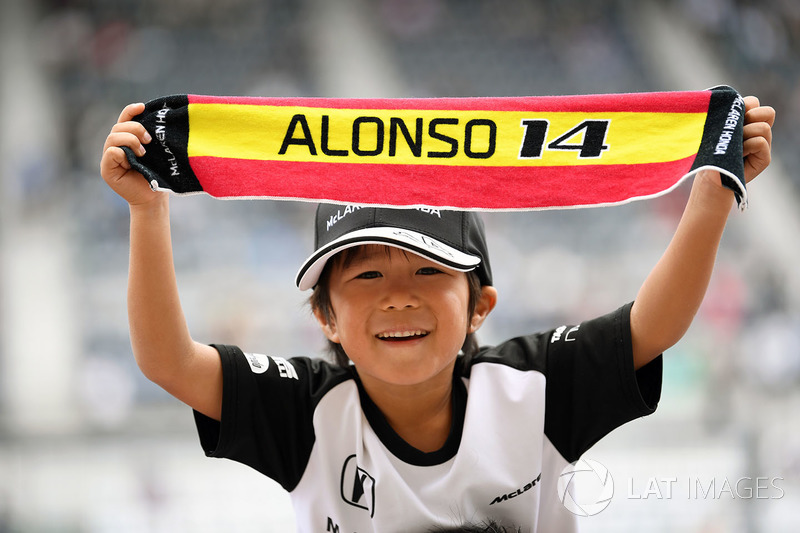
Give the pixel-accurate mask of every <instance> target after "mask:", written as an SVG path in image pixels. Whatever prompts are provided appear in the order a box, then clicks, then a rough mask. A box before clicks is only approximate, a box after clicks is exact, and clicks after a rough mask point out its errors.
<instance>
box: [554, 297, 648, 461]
mask: <svg viewBox="0 0 800 533" xmlns="http://www.w3.org/2000/svg"><path fill="white" fill-rule="evenodd" d="M631 306H632V304H627V305H625V306H623V307H621V308H620V309H618V310H616V311H614V312H613V313H610V314H608V315H605V316H602V317H599V318H596V319H594V320H589V321H587V322H584V323H582V324H580V326H577V327H574V326H564V327H561V328H558V329H556V330H554V331H552V332H550V333H549V334H548V335H545V336H542V337H540V338H539V342H540V343H542V344H544V345H545V346H543V348H544V350H545V351H546V353H547V356H546V359H545V373H546V376H547V388H546V400H545V403H546V411H545V434H546V435H547V437H548V438H549V439H550V441H551V442H552V443H553V445H554V446H555V447H556V448H557V449H558V450H559V452H561V454H562V455H563V456H564V458H565V459H567V461H570V462H573V461H576V460H578V459H579V458H580V456H581V455H582V454H583V453H584V452H585V451H587V450H588V449H589V448H591V447H592V446H593V445H594V444H595V443H596V442H597V441H599V440H600V439H601V438H603V437H604V436H606V435H607V434H608V433H609V432H611V431H612V430H613V429H615V428H617V427H619V426H621V425H622V424H624V423H626V422H629V421H631V420H633V419H635V418H638V417H641V416H645V415H649V414H651V413H653V412H654V411H655V409H656V406H657V405H658V401H659V399H660V396H661V372H662V359H661V356H658V357H657V358H656V359H655V360H653V361H652V362H651V363H649V364H648V365H646V366H644V367H642V368H641V369H639V370H638V371H635V370H634V367H633V349H632V345H631V328H630V310H631Z"/></svg>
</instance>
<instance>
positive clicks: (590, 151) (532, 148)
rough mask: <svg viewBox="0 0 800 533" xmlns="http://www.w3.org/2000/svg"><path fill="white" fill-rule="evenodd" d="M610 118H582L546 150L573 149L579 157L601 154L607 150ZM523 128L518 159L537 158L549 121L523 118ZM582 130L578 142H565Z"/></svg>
mask: <svg viewBox="0 0 800 533" xmlns="http://www.w3.org/2000/svg"><path fill="white" fill-rule="evenodd" d="M610 123H611V121H610V120H584V121H583V122H581V123H580V124H578V125H577V126H575V127H574V128H572V129H571V130H569V131H568V132H566V133H565V134H563V135H561V136H560V137H559V138H557V139H556V140H554V141H552V142H551V143H550V144H548V145H547V150H574V151H576V152H578V158H579V159H587V158H596V157H600V156H601V155H603V150H608V146H607V145H605V144H604V143H605V140H606V133H608V125H609V124H610ZM520 125H521V126H522V127H523V128H525V135H524V136H523V138H522V145H521V146H520V148H519V158H520V159H538V158H540V157H542V152H543V151H544V150H545V144H544V143H545V140H546V138H547V130H548V128H549V127H550V121H548V120H544V119H523V120H522V123H521V124H520ZM581 132H583V140H582V142H580V143H567V141H569V140H570V139H572V138H573V137H575V136H577V135H578V134H579V133H581Z"/></svg>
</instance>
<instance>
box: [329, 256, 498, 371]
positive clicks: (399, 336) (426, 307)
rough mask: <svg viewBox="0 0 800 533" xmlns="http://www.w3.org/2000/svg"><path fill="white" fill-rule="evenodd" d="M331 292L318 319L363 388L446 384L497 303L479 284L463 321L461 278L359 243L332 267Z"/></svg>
mask: <svg viewBox="0 0 800 533" xmlns="http://www.w3.org/2000/svg"><path fill="white" fill-rule="evenodd" d="M329 295H330V301H331V307H332V308H333V317H332V318H331V319H330V322H326V321H325V320H324V319H323V318H321V316H320V314H319V313H317V318H318V319H319V320H320V323H321V325H322V329H323V331H324V332H325V335H326V336H327V337H328V338H329V339H330V340H331V341H333V342H336V343H341V345H342V348H343V349H344V351H345V352H346V353H347V355H348V357H350V359H351V360H352V361H353V363H354V364H355V365H356V368H357V369H358V371H359V375H360V376H361V379H362V381H363V382H364V383H365V385H366V384H367V382H368V381H373V382H374V383H376V382H382V383H384V384H394V385H419V384H424V383H426V382H428V381H429V380H447V381H448V382H449V380H450V379H452V368H453V365H454V364H455V359H456V356H457V355H458V351H459V350H460V348H461V345H462V344H463V343H464V338H465V337H466V335H467V333H470V332H472V331H475V330H477V329H478V328H479V327H480V325H481V323H482V322H483V319H484V318H485V317H486V315H488V313H489V311H491V309H492V307H494V302H495V300H496V296H495V295H496V293H495V291H494V288H492V287H484V288H483V294H482V297H481V300H480V301H479V303H478V305H477V307H476V311H475V313H474V314H473V316H472V317H468V316H467V311H468V299H469V288H468V284H467V276H466V274H465V273H463V272H458V271H455V270H451V269H448V268H445V267H442V266H440V265H438V264H436V263H434V262H432V261H429V260H428V259H425V258H424V257H422V256H419V255H416V254H413V253H408V252H404V251H402V250H400V249H398V248H394V247H386V246H378V245H364V246H361V247H360V249H359V250H358V252H357V253H356V255H355V257H354V258H353V260H352V261H349V262H348V263H347V264H342V262H341V261H339V262H337V263H336V264H334V265H333V267H332V269H331V273H330V281H329Z"/></svg>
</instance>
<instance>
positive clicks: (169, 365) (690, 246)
mask: <svg viewBox="0 0 800 533" xmlns="http://www.w3.org/2000/svg"><path fill="white" fill-rule="evenodd" d="M745 102H746V109H747V112H746V115H745V128H744V155H745V173H746V179H747V180H748V181H749V180H751V179H752V178H754V177H755V176H756V175H758V174H759V173H760V172H761V171H763V170H764V169H765V168H766V167H767V165H768V164H769V160H770V146H771V126H772V123H773V121H774V116H775V112H774V110H772V109H771V108H769V107H762V106H760V104H759V102H758V100H757V99H756V98H754V97H748V98H746V99H745ZM142 110H143V105H142V104H132V105H130V106H128V107H126V108H125V109H124V110H123V112H122V114H121V115H120V118H119V121H118V123H117V124H116V125H115V126H114V127H113V128H112V130H111V133H110V134H109V136H108V139H107V141H106V144H105V148H104V153H103V158H102V161H101V173H102V175H103V178H104V179H105V181H106V182H107V183H108V184H109V185H110V186H111V187H112V188H113V189H114V190H115V191H116V192H117V193H119V194H120V195H121V196H122V197H123V198H124V199H126V200H127V201H128V203H129V205H130V213H131V237H130V238H131V254H130V277H129V288H128V312H129V319H130V330H131V342H132V346H133V352H134V355H135V357H136V360H137V362H138V364H139V366H140V368H141V369H142V371H143V372H144V374H145V375H146V376H147V377H148V378H150V379H151V380H153V381H154V382H156V383H157V384H159V385H160V386H162V387H163V388H164V389H165V390H167V391H168V392H170V393H171V394H172V395H174V396H175V397H176V398H178V399H180V400H182V401H184V402H185V403H186V404H188V405H189V406H191V407H192V408H194V410H195V417H196V422H197V427H198V431H199V434H200V439H201V443H202V445H203V447H204V449H205V450H206V453H207V454H208V455H210V456H215V457H228V458H231V459H234V460H237V461H240V462H243V463H245V464H248V465H250V466H251V467H253V468H255V469H256V470H258V471H260V472H262V473H264V474H266V475H267V476H269V477H271V478H273V479H275V480H276V481H277V482H279V483H280V484H281V485H282V486H283V487H284V488H285V489H286V490H287V491H289V492H290V494H291V496H292V499H293V502H294V506H295V514H296V517H297V524H298V529H299V530H300V531H341V532H348V533H350V532H355V531H358V532H360V533H363V532H366V531H381V532H384V531H425V530H430V528H431V527H436V526H442V527H449V526H454V525H459V524H461V523H462V522H472V523H479V522H485V523H490V522H491V521H492V520H494V521H495V522H496V523H498V524H499V525H501V526H505V527H513V528H515V529H516V528H517V527H520V530H521V531H525V532H528V531H537V530H538V531H572V530H574V528H575V522H574V517H573V516H572V515H570V514H569V513H568V512H567V511H566V510H565V509H564V508H563V506H562V505H561V503H560V502H559V501H558V495H557V493H556V482H557V479H558V475H559V473H560V471H561V470H562V469H563V467H564V466H566V465H567V464H568V463H569V462H572V461H575V460H577V459H578V458H579V457H580V455H581V454H582V453H583V452H585V451H586V450H587V449H588V448H589V447H591V446H592V445H593V444H594V443H595V442H597V440H599V439H600V438H602V437H603V436H604V435H606V434H607V433H608V432H609V431H611V430H612V429H614V428H615V427H617V426H619V425H621V424H623V423H625V422H627V421H629V420H632V419H634V418H636V417H639V416H643V415H646V414H649V413H652V412H653V410H654V409H655V407H656V404H657V402H658V399H659V395H660V386H661V358H660V354H661V353H662V352H663V351H664V350H666V349H667V348H669V347H670V346H672V345H673V344H675V343H676V342H677V341H678V340H679V339H680V338H681V336H682V335H683V334H684V333H685V331H686V330H687V328H688V327H689V324H690V323H691V321H692V319H693V317H694V315H695V313H696V311H697V309H698V307H699V305H700V303H701V301H702V299H703V295H704V293H705V290H706V287H707V285H708V281H709V278H710V276H711V271H712V267H713V264H714V260H715V256H716V251H717V247H718V245H719V242H720V239H721V236H722V231H723V228H724V226H725V222H726V219H727V217H728V214H729V212H730V210H731V204H732V200H733V194H732V193H731V191H729V190H727V189H725V188H723V187H722V186H721V185H720V179H719V175H718V174H717V173H714V172H704V173H702V174H700V175H698V176H697V177H696V178H695V181H694V184H693V187H692V191H691V195H690V197H689V200H688V203H687V206H686V210H685V212H684V216H683V217H682V219H681V222H680V224H679V226H678V228H677V230H676V233H675V236H674V238H673V240H672V242H671V243H670V245H669V247H668V248H667V250H666V252H665V254H664V256H663V257H662V258H661V259H660V260H659V262H658V263H657V264H656V266H655V268H654V269H653V271H652V272H651V273H650V275H649V276H648V277H647V279H646V281H645V282H644V284H643V286H642V288H641V289H640V291H639V293H638V295H637V298H636V300H635V302H634V303H630V304H627V305H625V306H623V307H621V308H620V309H618V310H616V311H614V312H612V313H610V314H608V315H606V316H603V317H599V318H597V319H594V320H590V321H587V322H584V323H582V324H580V325H576V326H561V327H559V328H557V329H554V330H551V331H548V332H544V333H539V334H534V335H530V336H526V337H520V338H517V339H512V340H510V341H507V342H505V343H503V344H501V345H499V346H496V347H490V348H482V349H480V350H477V349H476V347H475V342H474V338H473V334H474V333H475V332H476V331H477V330H478V329H479V328H480V326H481V324H482V323H483V321H484V320H485V319H486V317H487V316H488V315H489V313H490V312H491V311H492V308H493V307H494V305H495V303H496V301H497V292H496V290H495V289H494V287H493V286H492V273H491V268H490V265H489V255H488V250H487V246H486V240H485V237H484V231H483V225H482V223H481V221H480V219H479V218H478V216H477V215H475V214H474V213H464V212H458V211H446V210H415V209H407V210H397V209H380V208H358V207H356V206H331V205H321V206H320V207H319V209H318V212H317V220H316V248H317V251H316V252H315V253H314V254H313V255H312V256H311V257H310V258H309V259H308V260H307V261H306V262H305V263H304V265H303V266H302V268H301V269H300V272H299V274H298V277H297V285H298V286H299V287H300V288H301V289H308V288H312V287H313V288H314V293H313V295H312V298H311V302H312V308H313V311H314V315H315V316H316V318H317V320H318V321H319V324H320V327H321V329H322V331H323V333H324V334H325V336H326V337H327V339H328V340H329V341H330V343H331V345H332V346H333V347H334V351H335V352H336V358H337V361H338V364H336V365H334V364H329V363H326V362H323V361H321V360H317V359H308V358H294V359H291V360H286V359H282V358H280V357H268V356H266V355H261V354H255V353H244V352H243V351H242V350H240V349H239V348H237V347H233V346H207V345H204V344H200V343H197V342H195V341H194V340H193V339H192V337H191V335H190V334H189V331H188V328H187V325H186V322H185V320H184V317H183V312H182V310H181V306H180V302H179V297H178V291H177V285H176V280H175V273H174V268H173V262H172V250H171V242H170V229H169V212H168V196H167V195H166V194H159V193H154V192H152V191H151V190H150V188H149V185H148V183H147V181H146V180H145V179H143V178H142V176H141V175H139V174H138V173H137V172H135V171H132V170H131V169H130V166H129V164H128V162H127V160H126V158H125V156H124V153H123V152H122V150H121V149H120V148H119V147H120V146H127V147H129V148H131V149H132V150H134V152H135V153H137V154H141V153H143V151H144V145H145V144H147V143H148V142H150V140H151V139H150V136H149V134H147V132H146V131H145V130H144V128H143V127H142V126H141V125H140V124H138V123H137V122H133V121H131V119H132V118H133V117H134V116H136V115H137V114H138V113H140V112H142ZM461 351H463V354H464V355H462V356H459V352H461Z"/></svg>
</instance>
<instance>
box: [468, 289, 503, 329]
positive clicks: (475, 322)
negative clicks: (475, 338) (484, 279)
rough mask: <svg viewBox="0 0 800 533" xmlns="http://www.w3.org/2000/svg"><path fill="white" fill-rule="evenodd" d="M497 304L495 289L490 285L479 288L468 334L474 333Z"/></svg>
mask: <svg viewBox="0 0 800 533" xmlns="http://www.w3.org/2000/svg"><path fill="white" fill-rule="evenodd" d="M496 304H497V289H495V288H494V287H492V286H490V285H484V286H483V287H481V296H480V298H478V304H477V305H476V306H475V312H474V313H472V317H471V318H470V321H469V333H475V332H476V331H478V329H479V328H480V327H481V325H482V324H483V321H484V320H486V317H487V316H489V313H491V312H492V309H494V306H495V305H496Z"/></svg>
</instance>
